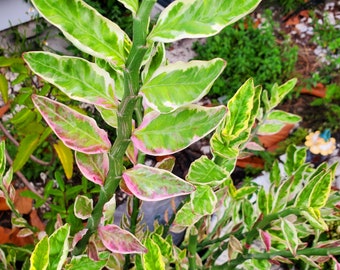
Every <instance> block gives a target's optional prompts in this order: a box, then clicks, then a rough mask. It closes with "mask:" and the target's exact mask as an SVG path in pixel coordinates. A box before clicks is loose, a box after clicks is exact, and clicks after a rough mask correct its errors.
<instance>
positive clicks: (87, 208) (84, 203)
mask: <svg viewBox="0 0 340 270" xmlns="http://www.w3.org/2000/svg"><path fill="white" fill-rule="evenodd" d="M92 210H93V200H92V199H90V198H88V197H86V196H84V195H78V196H77V197H76V200H75V202H74V215H75V216H76V217H77V218H80V219H88V218H89V217H90V216H91V213H92Z"/></svg>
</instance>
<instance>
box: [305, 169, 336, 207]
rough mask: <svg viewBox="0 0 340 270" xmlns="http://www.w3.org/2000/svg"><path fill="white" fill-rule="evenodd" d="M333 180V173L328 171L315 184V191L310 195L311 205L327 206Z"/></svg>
mask: <svg viewBox="0 0 340 270" xmlns="http://www.w3.org/2000/svg"><path fill="white" fill-rule="evenodd" d="M332 182H333V177H332V175H331V173H327V174H325V175H324V176H323V177H322V178H321V179H320V180H319V181H318V182H317V183H316V184H315V186H314V188H313V193H312V194H311V196H310V204H309V206H310V207H312V208H321V207H323V206H325V204H326V203H327V200H328V197H329V194H330V192H331V187H332Z"/></svg>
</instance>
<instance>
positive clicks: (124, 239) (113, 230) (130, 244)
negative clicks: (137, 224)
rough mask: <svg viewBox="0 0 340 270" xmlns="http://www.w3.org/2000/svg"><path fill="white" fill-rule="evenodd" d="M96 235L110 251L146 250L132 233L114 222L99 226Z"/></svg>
mask: <svg viewBox="0 0 340 270" xmlns="http://www.w3.org/2000/svg"><path fill="white" fill-rule="evenodd" d="M98 235H99V237H100V239H101V240H102V242H103V244H104V246H105V247H106V248H107V249H108V250H110V251H111V252H115V253H120V254H133V253H137V254H141V253H146V252H147V251H148V250H147V249H146V247H144V246H143V245H142V243H141V242H140V241H139V240H138V239H137V238H136V237H135V236H134V235H133V234H131V233H130V232H128V231H126V230H123V229H121V228H120V227H118V226H116V225H114V224H111V225H106V226H99V227H98Z"/></svg>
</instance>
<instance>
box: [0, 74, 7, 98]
mask: <svg viewBox="0 0 340 270" xmlns="http://www.w3.org/2000/svg"><path fill="white" fill-rule="evenodd" d="M0 93H1V96H2V100H3V102H4V103H7V102H8V82H7V80H6V77H5V76H4V75H2V74H0Z"/></svg>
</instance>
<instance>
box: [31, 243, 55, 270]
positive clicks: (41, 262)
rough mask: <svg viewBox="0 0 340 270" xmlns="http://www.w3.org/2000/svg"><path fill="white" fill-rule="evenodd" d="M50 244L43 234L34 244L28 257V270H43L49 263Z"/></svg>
mask: <svg viewBox="0 0 340 270" xmlns="http://www.w3.org/2000/svg"><path fill="white" fill-rule="evenodd" d="M49 252H50V244H49V240H48V237H47V236H45V237H44V238H43V239H41V240H40V241H39V242H38V244H37V245H36V246H35V248H34V250H33V252H32V255H31V258H30V270H45V269H47V267H48V265H49Z"/></svg>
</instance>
